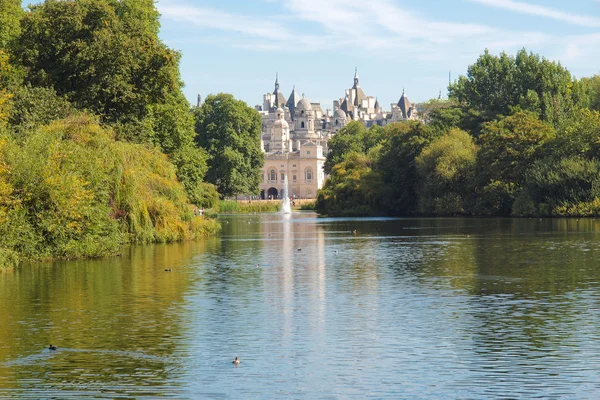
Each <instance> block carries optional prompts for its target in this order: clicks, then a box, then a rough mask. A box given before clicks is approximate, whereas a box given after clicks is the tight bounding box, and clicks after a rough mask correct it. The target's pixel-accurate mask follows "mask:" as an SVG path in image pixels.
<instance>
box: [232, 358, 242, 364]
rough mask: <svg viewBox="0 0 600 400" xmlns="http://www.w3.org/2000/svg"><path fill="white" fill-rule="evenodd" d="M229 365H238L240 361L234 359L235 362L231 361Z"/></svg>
mask: <svg viewBox="0 0 600 400" xmlns="http://www.w3.org/2000/svg"><path fill="white" fill-rule="evenodd" d="M231 363H232V364H235V365H238V364H239V363H240V360H239V358H237V357H236V358H235V360H233V361H232V362H231Z"/></svg>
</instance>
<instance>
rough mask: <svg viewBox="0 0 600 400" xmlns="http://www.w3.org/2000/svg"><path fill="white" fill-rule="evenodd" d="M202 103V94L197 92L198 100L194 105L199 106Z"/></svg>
mask: <svg viewBox="0 0 600 400" xmlns="http://www.w3.org/2000/svg"><path fill="white" fill-rule="evenodd" d="M201 105H202V96H200V93H198V102H197V103H196V107H200V106H201Z"/></svg>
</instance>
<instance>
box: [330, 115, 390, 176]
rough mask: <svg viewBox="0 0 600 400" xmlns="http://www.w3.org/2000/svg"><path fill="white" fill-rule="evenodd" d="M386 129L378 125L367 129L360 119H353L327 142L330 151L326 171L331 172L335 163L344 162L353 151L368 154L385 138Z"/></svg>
mask: <svg viewBox="0 0 600 400" xmlns="http://www.w3.org/2000/svg"><path fill="white" fill-rule="evenodd" d="M384 135H385V133H384V130H383V128H382V127H380V126H378V125H373V126H372V127H371V128H369V129H367V128H366V127H365V125H364V124H363V123H362V122H360V121H352V122H350V123H349V124H348V125H346V126H345V127H343V128H342V129H340V130H339V132H337V133H336V134H335V136H333V138H331V140H329V142H328V143H327V146H328V149H329V152H328V154H327V160H326V161H325V165H324V170H325V173H327V174H329V173H331V170H332V168H333V167H334V165H335V164H338V163H340V162H342V161H343V160H344V159H345V158H346V156H347V155H348V154H350V153H351V152H357V153H362V154H366V153H367V152H368V151H369V150H370V149H371V148H373V147H375V146H377V145H378V144H379V143H381V141H382V140H383V138H384Z"/></svg>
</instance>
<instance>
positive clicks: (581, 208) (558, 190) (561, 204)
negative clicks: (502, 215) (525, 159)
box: [513, 156, 600, 216]
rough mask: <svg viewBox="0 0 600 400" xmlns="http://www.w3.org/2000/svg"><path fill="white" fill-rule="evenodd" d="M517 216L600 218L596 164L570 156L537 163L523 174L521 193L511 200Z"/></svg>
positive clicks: (599, 175)
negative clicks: (524, 177)
mask: <svg viewBox="0 0 600 400" xmlns="http://www.w3.org/2000/svg"><path fill="white" fill-rule="evenodd" d="M513 213H514V214H516V215H521V216H531V215H533V216H537V215H552V216H574V215H577V216H592V215H593V216H596V215H599V214H600V162H598V160H597V159H586V158H584V157H581V156H573V157H567V158H561V159H553V158H547V159H543V160H538V161H536V162H535V163H533V165H532V166H531V168H530V169H529V170H528V171H527V173H526V179H525V190H523V192H522V193H521V194H520V195H519V197H518V198H517V199H516V200H515V204H514V207H513Z"/></svg>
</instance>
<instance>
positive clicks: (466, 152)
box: [416, 128, 477, 215]
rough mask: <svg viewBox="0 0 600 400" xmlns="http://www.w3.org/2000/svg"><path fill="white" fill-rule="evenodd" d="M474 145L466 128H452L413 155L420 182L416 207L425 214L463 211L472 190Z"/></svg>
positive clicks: (474, 157) (475, 148)
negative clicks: (462, 129) (415, 155)
mask: <svg viewBox="0 0 600 400" xmlns="http://www.w3.org/2000/svg"><path fill="white" fill-rule="evenodd" d="M476 159H477V146H476V145H475V143H474V142H473V138H472V137H471V136H470V135H469V134H468V133H467V132H465V131H461V130H460V129H456V128H454V129H451V130H450V131H448V132H447V133H446V134H445V135H443V136H441V137H439V138H437V139H435V140H434V141H433V142H431V143H430V144H429V145H428V146H427V147H425V148H424V149H423V151H421V154H419V156H418V157H417V158H416V165H417V171H418V173H419V177H420V178H421V182H422V184H421V185H420V188H419V211H420V212H421V213H426V214H438V215H440V214H441V215H444V214H464V213H465V212H467V211H468V207H469V206H468V203H469V201H470V199H471V196H472V193H473V187H474V185H473V183H474V177H475V161H476Z"/></svg>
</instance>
